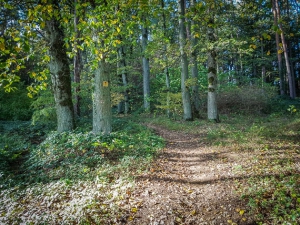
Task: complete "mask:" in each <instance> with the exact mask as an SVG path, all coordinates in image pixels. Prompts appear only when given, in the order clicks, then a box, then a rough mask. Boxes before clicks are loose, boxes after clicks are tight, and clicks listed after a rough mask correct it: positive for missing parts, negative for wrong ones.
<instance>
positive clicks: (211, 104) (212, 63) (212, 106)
mask: <svg viewBox="0 0 300 225" xmlns="http://www.w3.org/2000/svg"><path fill="white" fill-rule="evenodd" d="M208 14H209V13H208ZM213 25H214V18H213V16H211V18H210V19H209V24H208V27H207V37H208V41H209V48H208V53H207V66H208V76H207V78H208V94H207V117H208V119H210V120H215V121H216V122H220V119H219V113H218V107H217V93H216V91H217V63H216V57H217V53H216V51H215V48H214V42H215V41H216V37H215V30H214V28H213Z"/></svg>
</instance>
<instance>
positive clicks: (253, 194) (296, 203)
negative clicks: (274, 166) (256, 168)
mask: <svg viewBox="0 0 300 225" xmlns="http://www.w3.org/2000/svg"><path fill="white" fill-rule="evenodd" d="M295 172H296V171H295ZM249 184H250V186H249V188H248V189H246V191H245V195H244V198H246V199H248V201H249V203H248V205H249V206H250V207H251V209H252V211H253V212H254V213H255V217H256V219H257V222H259V224H265V223H266V222H268V223H270V224H298V222H299V220H298V219H299V218H300V188H299V187H300V186H299V184H300V176H299V174H297V173H295V174H294V175H286V174H283V173H282V174H281V175H280V176H279V177H274V176H271V177H266V178H261V179H255V178H254V179H250V180H249Z"/></svg>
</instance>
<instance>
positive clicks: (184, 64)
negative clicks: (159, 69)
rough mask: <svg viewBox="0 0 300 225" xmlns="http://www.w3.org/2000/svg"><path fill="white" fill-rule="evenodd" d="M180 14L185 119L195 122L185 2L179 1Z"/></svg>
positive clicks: (182, 90) (180, 47)
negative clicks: (191, 93) (187, 48)
mask: <svg viewBox="0 0 300 225" xmlns="http://www.w3.org/2000/svg"><path fill="white" fill-rule="evenodd" d="M178 13H179V49H180V58H181V94H182V104H183V119H184V120H193V117H192V106H191V99H190V92H189V88H188V87H187V86H186V84H185V82H186V80H187V79H188V60H187V54H186V52H185V47H186V46H185V44H186V30H185V25H184V23H185V19H184V16H185V0H178Z"/></svg>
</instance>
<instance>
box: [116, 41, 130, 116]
mask: <svg viewBox="0 0 300 225" xmlns="http://www.w3.org/2000/svg"><path fill="white" fill-rule="evenodd" d="M118 54H119V66H118V67H119V70H120V78H121V79H120V80H121V82H122V84H123V86H124V88H125V91H124V92H123V94H124V101H121V102H120V103H119V104H118V113H122V112H124V113H125V114H128V112H129V96H128V90H127V86H128V81H127V73H126V68H125V67H126V61H125V52H124V47H123V46H121V47H120V48H119V49H118Z"/></svg>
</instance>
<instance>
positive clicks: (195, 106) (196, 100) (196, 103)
mask: <svg viewBox="0 0 300 225" xmlns="http://www.w3.org/2000/svg"><path fill="white" fill-rule="evenodd" d="M194 6H195V0H191V7H192V8H193V7H194ZM195 26H196V23H195V21H194V20H193V19H192V20H191V29H192V30H191V44H192V46H191V47H192V57H191V60H192V78H193V79H194V81H193V85H192V110H193V115H194V116H195V117H197V118H199V117H200V97H199V84H198V63H197V54H198V53H197V49H196V48H197V47H196V46H197V43H198V39H197V37H196V36H195V30H194V29H195Z"/></svg>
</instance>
